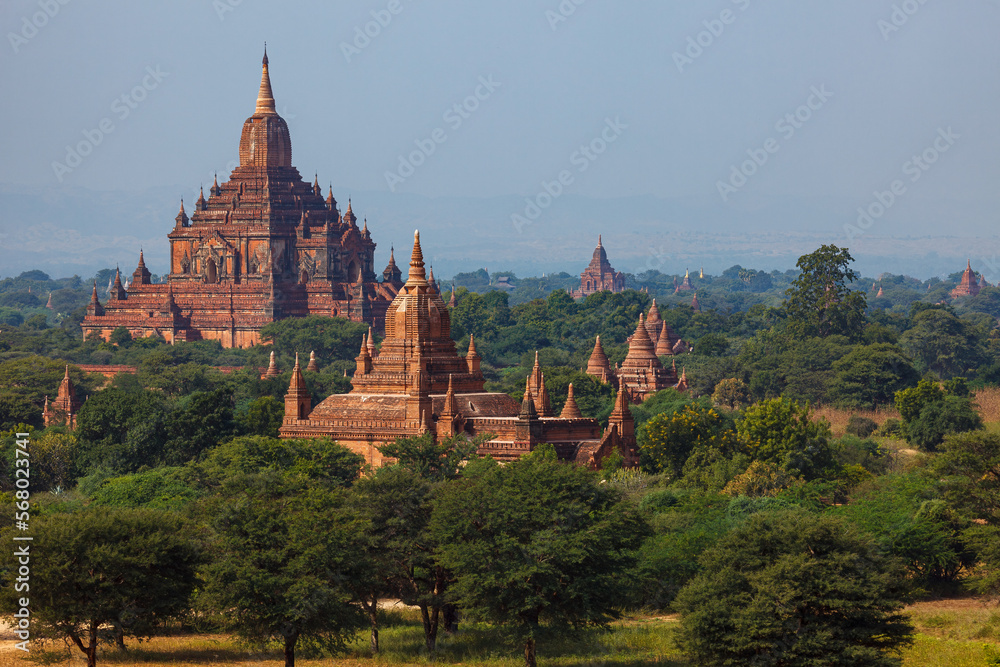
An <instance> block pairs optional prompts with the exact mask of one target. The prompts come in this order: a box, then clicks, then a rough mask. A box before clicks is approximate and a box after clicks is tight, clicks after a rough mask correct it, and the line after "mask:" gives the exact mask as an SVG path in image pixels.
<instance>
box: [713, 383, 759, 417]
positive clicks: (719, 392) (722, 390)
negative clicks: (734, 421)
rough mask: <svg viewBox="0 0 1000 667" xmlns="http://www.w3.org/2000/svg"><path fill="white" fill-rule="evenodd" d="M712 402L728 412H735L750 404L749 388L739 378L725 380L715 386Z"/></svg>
mask: <svg viewBox="0 0 1000 667" xmlns="http://www.w3.org/2000/svg"><path fill="white" fill-rule="evenodd" d="M712 402H713V403H714V404H715V405H717V406H719V407H724V408H727V409H729V410H737V409H739V408H742V407H743V406H744V405H746V404H747V403H749V402H750V388H749V387H747V383H746V382H744V381H743V380H741V379H739V378H727V379H725V380H722V381H721V382H719V383H718V384H717V385H715V391H714V392H713V393H712Z"/></svg>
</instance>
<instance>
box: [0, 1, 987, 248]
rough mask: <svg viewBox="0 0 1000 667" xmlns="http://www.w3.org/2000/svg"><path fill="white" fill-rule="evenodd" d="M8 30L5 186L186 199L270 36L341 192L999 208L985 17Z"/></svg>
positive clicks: (197, 4) (953, 9)
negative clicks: (171, 190) (169, 192)
mask: <svg viewBox="0 0 1000 667" xmlns="http://www.w3.org/2000/svg"><path fill="white" fill-rule="evenodd" d="M62 2H65V4H62ZM46 10H47V11H48V13H49V14H54V15H52V16H51V17H50V16H48V15H46V13H45V12H46ZM378 21H381V24H380V23H378ZM0 26H2V28H3V30H2V32H3V35H4V39H3V43H2V44H0V90H2V91H3V94H2V95H0V118H2V120H3V122H2V123H0V147H2V151H0V184H4V185H7V186H14V187H21V186H41V187H57V188H73V187H83V188H91V189H98V190H119V189H121V190H142V189H145V188H149V187H153V186H160V185H166V186H175V187H176V189H177V196H178V197H181V196H184V197H185V198H187V197H190V196H192V193H193V192H194V191H195V188H197V186H198V185H199V184H202V183H203V184H205V185H206V186H207V185H209V184H210V183H211V174H212V173H213V172H215V171H218V172H219V174H220V177H221V176H223V174H227V173H228V169H227V164H229V166H231V163H232V161H233V160H235V159H236V156H237V144H238V140H239V136H240V130H241V127H242V123H243V121H244V120H245V119H246V117H247V116H249V115H250V114H252V113H253V109H254V100H255V97H256V92H257V86H258V83H259V79H260V60H261V53H262V46H263V43H264V41H265V40H266V41H267V44H268V55H269V58H270V70H271V80H272V84H273V89H274V95H275V98H276V100H277V106H278V110H279V112H280V113H281V114H282V115H283V116H284V118H285V119H286V121H287V122H288V125H289V127H290V130H291V137H292V146H293V164H295V165H296V166H297V167H298V168H299V170H300V171H301V172H302V174H303V175H304V176H306V177H307V178H308V179H309V180H311V179H312V176H313V173H314V172H319V178H320V182H321V183H322V184H323V187H324V189H325V188H326V185H327V184H328V183H331V182H332V183H333V187H334V192H335V194H336V195H337V196H338V199H341V200H344V199H346V198H347V196H348V195H349V194H350V193H351V192H352V191H355V190H356V191H373V190H382V191H385V192H389V191H390V185H391V186H392V187H393V188H394V189H395V191H396V192H401V193H412V194H419V195H426V196H472V197H495V196H502V195H511V194H517V195H522V196H529V197H532V198H534V197H536V195H538V194H539V193H540V192H543V191H544V190H543V188H544V185H543V182H544V183H549V184H550V188H552V187H554V186H552V185H551V184H552V182H553V181H558V179H559V177H560V174H561V173H563V175H564V177H565V179H564V185H563V186H562V187H563V192H566V193H572V194H576V195H589V196H596V197H608V198H613V197H625V196H633V195H654V196H656V197H692V196H694V197H708V198H713V199H714V201H716V202H717V203H719V204H721V205H724V206H726V207H731V208H732V209H733V211H734V212H735V211H739V210H741V208H745V207H752V206H753V202H754V201H756V198H768V197H785V196H798V197H837V198H841V199H842V200H843V201H845V202H847V203H848V204H849V205H850V207H851V208H849V209H848V208H845V220H846V221H847V222H850V219H848V218H847V216H848V215H849V214H851V213H852V211H853V210H854V208H856V207H858V206H861V207H866V208H870V207H871V205H872V204H874V203H876V202H877V200H878V197H877V196H876V192H879V193H891V192H892V190H893V181H898V183H897V184H896V193H895V194H893V195H889V194H883V195H881V199H882V202H883V204H886V205H887V209H888V210H887V211H886V212H885V213H884V220H883V223H882V225H883V226H882V232H883V233H889V234H905V233H906V228H905V219H906V212H907V211H908V209H912V208H914V207H916V206H920V207H925V206H926V205H927V202H931V203H932V204H934V203H937V204H939V205H940V206H941V207H942V210H948V208H947V207H948V203H949V202H958V203H963V204H970V203H971V204H976V205H977V206H973V207H972V210H975V211H978V213H976V214H975V215H974V216H973V217H975V218H976V219H966V220H944V219H942V220H941V223H942V233H961V230H962V228H963V226H970V227H977V228H982V227H983V225H987V226H989V225H991V224H992V219H991V218H992V215H991V214H992V210H993V209H992V207H991V205H990V204H992V203H995V202H996V199H997V187H996V181H997V177H998V176H1000V169H998V160H1000V123H998V122H997V116H998V109H1000V104H998V102H1000V77H998V76H997V72H998V69H1000V68H998V65H1000V62H998V61H1000V40H998V39H997V34H998V32H1000V31H998V27H1000V1H998V0H949V1H945V0H922V1H921V0H906V1H901V0H837V1H836V2H832V1H829V0H827V1H823V2H820V1H818V0H774V1H770V2H764V1H763V0H711V1H701V2H690V1H689V2H678V1H675V0H669V1H668V0H661V1H658V2H652V1H649V2H640V1H633V2H630V1H623V0H618V1H616V2H610V1H609V0H563V2H561V3H560V2H559V1H558V0H535V1H531V0H505V1H504V2H478V3H474V2H457V1H433V2H432V1H430V0H365V1H357V2H338V3H319V2H314V3H298V2H297V3H280V4H279V3H274V2H271V3H267V2H263V1H262V0H171V1H170V2H158V3H153V2H137V1H135V0H132V1H131V2H125V1H103V0H102V1H101V2H85V1H84V0H68V1H67V0H35V1H27V0H3V3H2V4H0ZM39 26H40V27H39ZM366 32H367V34H365V33H366ZM477 94H478V98H477ZM456 105H459V107H458V108H459V110H456V108H455V107H456ZM796 114H797V117H796ZM102 127H103V128H104V130H102V129H101V128H102ZM108 128H110V130H111V131H110V132H106V131H105V130H107V129H108ZM435 131H437V132H436V134H435ZM435 137H436V138H437V139H438V141H437V142H435V141H434V138H435ZM415 142H420V143H421V144H422V145H423V146H424V153H429V152H430V150H429V148H428V147H430V146H433V152H432V153H431V154H430V155H423V154H414V153H413V152H414V151H418V150H419V148H418V145H417V143H415ZM81 145H82V150H80V153H83V152H86V153H88V154H86V155H82V154H81V155H80V156H79V157H78V158H77V157H73V156H68V155H67V147H73V149H74V150H76V149H77V148H79V147H80V146H81ZM584 147H589V149H588V151H587V152H583V151H581V148H584ZM401 156H403V157H404V158H405V159H406V160H407V161H408V162H409V163H410V164H409V165H406V166H404V167H403V168H402V169H401V168H400V159H401ZM920 156H923V157H922V158H920ZM914 157H918V158H920V159H919V160H918V161H913V158H914ZM754 158H756V160H757V163H756V164H754V163H752V162H747V163H745V161H747V160H752V159H754ZM925 160H926V161H925ZM53 163H60V166H56V167H54V166H53ZM414 163H416V166H413V164H414ZM744 163H745V164H744ZM411 166H413V168H412V173H411V170H410V168H409V167H411ZM734 166H735V167H736V168H737V169H739V168H741V166H742V169H743V174H736V175H734V174H733V169H734ZM64 167H65V168H64ZM387 172H389V173H392V174H395V177H392V178H390V179H387V175H386V174H387ZM747 174H750V175H749V176H747ZM397 177H400V178H399V179H398V180H397ZM60 179H61V180H60ZM390 181H391V182H390ZM720 183H725V184H726V185H727V186H728V187H721V188H720ZM730 188H731V189H730ZM890 202H891V203H890ZM845 206H847V204H845ZM873 210H874V211H875V212H876V213H877V212H878V207H877V206H876V207H875V208H874V209H873ZM855 217H856V216H855ZM626 223H627V221H613V224H626ZM505 224H510V223H509V221H505ZM802 224H803V225H806V226H807V225H808V222H806V221H803V223H802ZM893 225H895V226H893Z"/></svg>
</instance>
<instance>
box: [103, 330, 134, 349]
mask: <svg viewBox="0 0 1000 667" xmlns="http://www.w3.org/2000/svg"><path fill="white" fill-rule="evenodd" d="M108 342H109V343H111V344H112V345H115V346H117V347H128V346H129V345H131V344H132V334H131V333H130V332H129V330H128V329H126V328H125V327H118V328H116V329H115V330H114V331H112V332H111V335H110V336H108Z"/></svg>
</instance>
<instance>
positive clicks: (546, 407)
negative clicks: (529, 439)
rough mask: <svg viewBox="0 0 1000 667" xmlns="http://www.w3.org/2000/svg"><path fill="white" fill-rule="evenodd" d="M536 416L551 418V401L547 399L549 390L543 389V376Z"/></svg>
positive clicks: (543, 376) (543, 377)
mask: <svg viewBox="0 0 1000 667" xmlns="http://www.w3.org/2000/svg"><path fill="white" fill-rule="evenodd" d="M538 402H539V404H540V405H539V406H538V408H539V409H538V414H539V415H541V416H542V417H552V416H553V412H552V401H551V400H550V399H549V390H548V389H547V388H546V387H545V375H542V381H541V388H540V389H539V396H538Z"/></svg>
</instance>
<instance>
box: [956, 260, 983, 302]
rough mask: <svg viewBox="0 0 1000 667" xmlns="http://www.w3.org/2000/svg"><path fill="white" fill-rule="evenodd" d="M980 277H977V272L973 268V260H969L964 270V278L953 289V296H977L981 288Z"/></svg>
mask: <svg viewBox="0 0 1000 667" xmlns="http://www.w3.org/2000/svg"><path fill="white" fill-rule="evenodd" d="M980 289H981V288H980V286H979V279H978V278H976V274H975V272H974V271H973V270H972V261H971V260H970V261H968V262H966V264H965V271H963V272H962V280H961V281H960V282H959V283H958V286H957V287H955V289H953V290H952V291H951V296H952V298H956V297H960V296H976V295H977V294H979V290H980Z"/></svg>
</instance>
